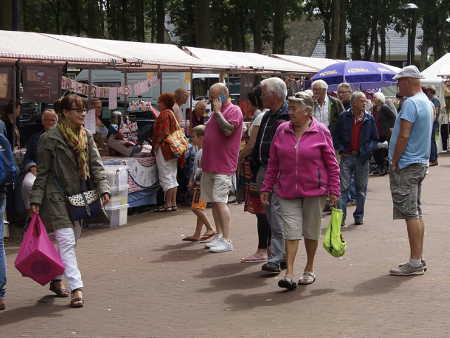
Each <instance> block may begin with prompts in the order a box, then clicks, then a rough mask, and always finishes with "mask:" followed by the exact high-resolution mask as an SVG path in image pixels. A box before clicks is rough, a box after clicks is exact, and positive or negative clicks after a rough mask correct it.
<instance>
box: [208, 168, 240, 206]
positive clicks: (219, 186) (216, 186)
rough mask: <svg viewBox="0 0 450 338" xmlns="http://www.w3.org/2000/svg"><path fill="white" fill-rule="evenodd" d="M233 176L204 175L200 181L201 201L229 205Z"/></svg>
mask: <svg viewBox="0 0 450 338" xmlns="http://www.w3.org/2000/svg"><path fill="white" fill-rule="evenodd" d="M231 178H232V175H223V174H214V173H205V172H203V173H202V178H201V180H200V191H201V195H200V199H201V200H202V201H205V202H207V203H214V202H215V203H228V194H229V193H230V190H231V186H232V180H231Z"/></svg>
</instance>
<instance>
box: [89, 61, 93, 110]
mask: <svg viewBox="0 0 450 338" xmlns="http://www.w3.org/2000/svg"><path fill="white" fill-rule="evenodd" d="M88 82H89V91H88V107H89V109H91V105H92V70H91V69H90V68H89V69H88Z"/></svg>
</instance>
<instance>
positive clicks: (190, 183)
mask: <svg viewBox="0 0 450 338" xmlns="http://www.w3.org/2000/svg"><path fill="white" fill-rule="evenodd" d="M193 186H194V182H193V181H189V183H188V185H187V187H188V189H189V190H191V189H192V187H193Z"/></svg>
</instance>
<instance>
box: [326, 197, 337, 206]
mask: <svg viewBox="0 0 450 338" xmlns="http://www.w3.org/2000/svg"><path fill="white" fill-rule="evenodd" d="M338 199H339V197H338V196H336V195H332V194H330V195H328V201H329V203H330V205H331V206H332V207H335V206H336V205H337V201H338Z"/></svg>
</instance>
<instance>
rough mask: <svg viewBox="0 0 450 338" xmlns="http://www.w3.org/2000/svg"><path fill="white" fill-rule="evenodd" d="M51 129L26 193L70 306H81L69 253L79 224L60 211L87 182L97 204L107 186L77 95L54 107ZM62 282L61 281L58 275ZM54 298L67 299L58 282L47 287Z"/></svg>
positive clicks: (77, 275) (106, 197) (75, 268)
mask: <svg viewBox="0 0 450 338" xmlns="http://www.w3.org/2000/svg"><path fill="white" fill-rule="evenodd" d="M57 113H58V114H59V115H60V120H59V123H58V125H57V126H56V127H54V128H51V129H49V130H48V131H47V132H45V133H44V134H43V135H42V136H41V138H40V141H39V146H38V158H39V163H38V173H37V177H36V181H35V182H34V185H33V190H32V193H31V200H30V204H31V210H32V212H33V213H40V214H41V216H42V219H43V221H44V223H45V225H46V227H47V228H48V230H49V231H54V234H55V238H56V244H57V247H58V249H59V253H60V255H61V259H62V261H63V263H64V266H65V271H64V276H65V277H66V279H67V281H68V284H69V287H70V290H71V302H70V305H71V306H72V307H82V306H83V304H84V302H83V293H82V287H83V281H82V279H81V273H80V270H79V269H78V264H77V258H76V253H75V246H76V240H77V239H78V238H79V235H80V233H81V231H80V230H81V227H80V224H79V222H72V220H71V219H70V217H69V213H68V210H67V207H66V195H67V196H70V195H75V194H78V193H80V192H81V191H82V188H83V187H86V182H92V183H93V185H94V186H95V188H96V189H97V192H98V193H99V195H100V196H101V198H102V201H103V204H106V203H108V201H109V198H110V192H109V185H108V182H107V180H106V173H105V169H104V167H103V164H102V161H101V158H100V154H99V152H98V150H97V147H96V145H95V142H94V139H93V137H92V135H91V134H90V133H89V132H88V131H87V130H86V129H85V128H84V126H83V125H84V119H85V116H86V109H85V102H84V101H83V99H82V98H81V97H79V96H78V95H73V94H72V95H67V96H65V97H64V98H62V99H61V101H60V107H57ZM61 277H62V276H61ZM50 290H51V291H53V292H55V293H56V294H57V295H58V296H61V297H68V295H69V294H68V292H67V291H66V290H65V289H64V286H63V284H62V282H61V279H60V278H57V279H56V280H54V281H53V282H52V283H51V284H50Z"/></svg>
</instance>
